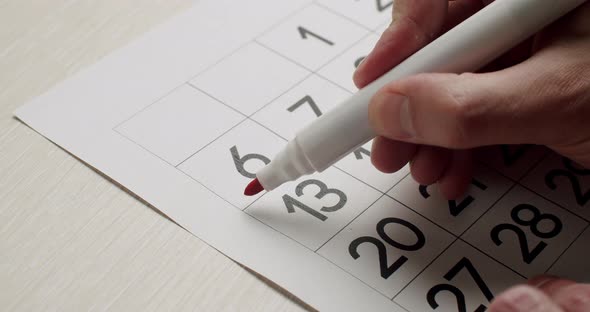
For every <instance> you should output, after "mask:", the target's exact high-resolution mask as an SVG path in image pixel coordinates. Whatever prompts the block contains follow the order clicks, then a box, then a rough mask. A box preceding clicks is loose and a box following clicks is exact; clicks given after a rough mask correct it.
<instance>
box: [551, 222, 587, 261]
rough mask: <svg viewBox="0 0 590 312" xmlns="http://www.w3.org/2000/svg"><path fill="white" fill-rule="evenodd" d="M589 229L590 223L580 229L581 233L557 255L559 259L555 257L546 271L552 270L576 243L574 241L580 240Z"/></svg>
mask: <svg viewBox="0 0 590 312" xmlns="http://www.w3.org/2000/svg"><path fill="white" fill-rule="evenodd" d="M588 229H590V223H587V224H586V226H585V227H584V228H583V229H582V230H581V231H580V233H578V235H577V236H576V238H575V239H574V240H572V241H571V242H570V243H569V245H568V246H567V248H565V249H564V250H563V251H562V252H561V253H560V254H559V256H558V257H557V259H555V261H553V263H551V265H550V266H549V268H547V270H545V273H547V272H549V271H551V269H553V266H555V264H556V263H557V262H558V261H559V260H561V258H562V257H563V255H565V253H566V252H567V251H568V250H569V249H570V248H571V247H572V246H573V245H574V243H575V242H576V241H578V239H580V237H581V236H582V235H584V232H586V231H587V230H588Z"/></svg>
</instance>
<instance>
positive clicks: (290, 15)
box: [187, 0, 313, 81]
mask: <svg viewBox="0 0 590 312" xmlns="http://www.w3.org/2000/svg"><path fill="white" fill-rule="evenodd" d="M311 5H313V0H310V1H308V2H307V3H305V4H304V5H302V6H301V7H299V8H297V9H295V10H293V12H291V13H289V14H287V15H286V16H285V17H284V18H282V19H280V20H279V21H278V22H275V23H273V24H272V25H271V26H269V27H267V28H265V29H264V30H263V31H261V32H260V33H258V34H255V35H253V36H251V37H250V39H248V40H246V41H245V42H243V43H242V44H240V45H239V46H238V47H237V48H235V49H234V50H232V51H231V52H230V53H228V54H227V55H225V56H223V57H222V58H220V59H219V60H216V61H215V62H214V63H213V64H212V65H210V66H207V67H206V68H205V69H203V70H201V71H199V72H198V73H196V74H195V75H193V76H191V77H190V78H189V79H188V80H187V81H191V80H194V79H195V78H197V77H199V76H200V75H202V74H204V73H205V72H207V71H209V70H210V69H212V68H214V67H215V66H217V65H219V64H220V63H221V62H223V61H225V60H226V59H228V58H230V57H231V56H233V55H235V54H236V53H237V52H239V51H240V50H241V49H243V48H244V47H245V46H247V45H248V44H251V43H252V42H253V41H254V40H255V38H258V37H260V36H264V34H266V33H268V32H269V31H272V30H273V29H274V27H276V26H278V25H280V24H282V23H283V21H284V20H285V19H288V18H291V17H293V16H295V15H297V13H299V12H301V11H303V10H305V9H306V8H308V7H310V6H311Z"/></svg>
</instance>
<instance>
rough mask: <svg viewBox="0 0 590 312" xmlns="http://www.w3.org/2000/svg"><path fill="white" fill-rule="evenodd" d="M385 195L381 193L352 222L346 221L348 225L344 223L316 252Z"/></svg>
mask: <svg viewBox="0 0 590 312" xmlns="http://www.w3.org/2000/svg"><path fill="white" fill-rule="evenodd" d="M384 196H385V194H383V193H381V195H380V196H379V197H378V198H377V199H376V200H375V201H373V202H372V203H371V204H370V205H369V206H367V208H365V209H363V211H362V212H361V213H359V214H358V215H356V216H355V217H354V218H353V219H352V220H350V222H348V223H346V225H344V227H342V228H341V229H340V230H338V231H337V232H336V234H334V235H332V237H330V239H328V240H327V241H325V242H324V243H323V244H322V245H321V246H320V247H319V248H318V249H317V250H316V252H318V251H319V250H320V249H322V248H323V247H324V246H326V244H328V243H329V242H331V241H332V240H333V239H334V238H335V237H336V236H338V234H340V233H341V232H342V231H344V229H346V228H347V227H348V226H349V225H351V224H352V223H353V222H354V221H356V219H358V218H359V217H360V216H361V215H363V214H364V213H365V212H366V211H367V210H369V209H370V208H371V207H373V206H374V205H375V204H376V203H377V202H378V201H379V200H381V198H383V197H384Z"/></svg>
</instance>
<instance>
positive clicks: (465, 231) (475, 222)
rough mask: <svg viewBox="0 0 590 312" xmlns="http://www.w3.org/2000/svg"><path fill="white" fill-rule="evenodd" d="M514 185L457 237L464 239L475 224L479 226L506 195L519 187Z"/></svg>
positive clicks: (515, 183) (514, 183)
mask: <svg viewBox="0 0 590 312" xmlns="http://www.w3.org/2000/svg"><path fill="white" fill-rule="evenodd" d="M511 183H512V185H511V186H510V187H509V188H508V189H507V190H506V191H505V192H504V193H503V194H502V195H500V196H499V197H498V199H496V201H494V202H493V203H492V204H491V205H490V206H489V207H488V208H487V209H486V210H485V211H484V212H483V213H482V214H481V215H480V216H479V217H477V218H476V219H475V221H473V222H472V223H471V224H470V225H469V226H468V227H467V228H466V229H465V230H463V232H462V233H461V234H460V235H458V236H457V237H463V235H465V233H467V232H468V231H469V230H470V229H471V228H472V227H473V226H475V224H477V222H479V220H481V219H482V218H483V217H484V216H485V215H486V214H488V212H489V211H490V210H492V209H493V208H494V207H495V206H496V205H497V204H498V203H499V202H500V201H501V200H502V199H503V198H504V197H506V195H508V194H510V192H511V191H512V190H513V189H514V188H516V186H517V185H518V183H517V182H513V181H511Z"/></svg>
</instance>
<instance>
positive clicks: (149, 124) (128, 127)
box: [117, 85, 244, 166]
mask: <svg viewBox="0 0 590 312" xmlns="http://www.w3.org/2000/svg"><path fill="white" fill-rule="evenodd" d="M243 118H244V117H243V116H242V115H240V114H238V113H236V112H235V111H233V110H232V109H230V108H229V107H227V106H225V105H223V104H221V103H219V102H217V101H216V100H214V99H212V98H211V97H209V96H207V95H206V94H204V93H203V92H200V91H198V90H195V89H194V88H193V87H191V86H189V85H182V86H181V87H179V88H177V89H176V90H174V91H173V92H172V93H170V94H168V95H167V96H166V97H164V98H163V99H161V100H160V101H158V102H157V103H154V104H153V105H151V106H149V107H147V108H146V109H144V110H143V111H141V112H139V113H138V114H137V115H135V116H134V117H133V118H131V119H129V120H128V121H127V122H125V123H123V124H122V125H120V126H119V127H118V128H117V131H118V132H119V133H121V134H122V135H124V136H126V137H127V138H129V139H131V140H132V141H134V142H135V143H137V144H139V145H141V146H142V147H143V148H145V149H146V150H148V151H150V152H152V153H154V154H156V155H158V156H159V157H160V158H162V159H164V160H165V161H167V162H168V163H170V164H171V165H173V166H177V165H178V164H180V163H181V162H182V161H184V160H185V159H187V158H188V157H190V156H191V155H192V154H193V153H195V152H197V151H198V150H199V149H201V148H203V147H204V146H205V145H207V144H209V143H210V142H211V141H213V140H214V139H215V138H217V137H218V136H220V135H222V134H223V133H224V132H225V131H227V130H229V129H230V128H231V127H233V126H234V125H236V124H237V123H238V122H240V121H241V120H242V119H243Z"/></svg>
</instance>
